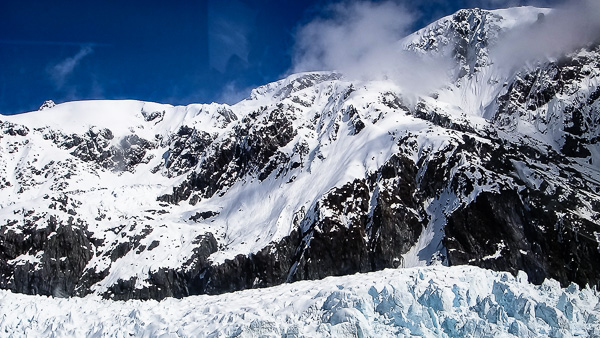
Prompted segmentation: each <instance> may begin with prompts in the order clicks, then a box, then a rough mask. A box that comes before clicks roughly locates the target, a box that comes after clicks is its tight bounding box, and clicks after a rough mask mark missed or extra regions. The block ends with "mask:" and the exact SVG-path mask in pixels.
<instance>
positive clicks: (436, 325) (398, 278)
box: [0, 266, 600, 337]
mask: <svg viewBox="0 0 600 338" xmlns="http://www.w3.org/2000/svg"><path fill="white" fill-rule="evenodd" d="M599 296H600V294H599V293H598V290H596V289H590V288H583V289H580V288H579V287H578V286H577V285H576V284H571V285H570V286H568V287H566V288H561V287H560V285H559V283H558V282H557V281H555V280H546V281H545V282H544V283H542V284H541V285H533V284H530V283H528V282H527V276H526V275H524V273H523V272H521V273H519V274H517V276H513V275H511V274H509V273H504V272H493V271H490V270H485V269H481V268H477V267H471V266H457V267H444V266H430V267H418V268H406V269H386V270H382V271H379V272H372V273H366V274H356V275H350V276H343V277H327V278H325V279H323V280H315V281H300V282H295V283H290V284H285V285H280V286H275V287H270V288H264V289H255V290H245V291H239V292H233V293H228V294H222V295H217V296H207V295H203V296H190V297H186V298H184V299H173V298H167V299H165V300H162V301H160V302H158V301H154V300H149V301H139V300H129V301H126V302H124V301H111V300H105V299H102V298H100V297H98V296H87V297H83V298H53V297H46V296H28V295H22V294H14V293H11V292H10V291H6V290H0V335H10V336H27V337H41V336H46V337H69V336H71V337H73V336H77V337H82V336H87V337H126V336H136V337H313V336H320V337H391V336H396V337H404V336H406V337H409V336H418V337H484V336H487V337H491V336H494V337H514V336H518V337H539V336H547V337H597V336H598V335H600V298H599Z"/></svg>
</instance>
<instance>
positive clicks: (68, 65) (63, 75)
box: [49, 45, 94, 89]
mask: <svg viewBox="0 0 600 338" xmlns="http://www.w3.org/2000/svg"><path fill="white" fill-rule="evenodd" d="M93 51H94V50H93V48H92V47H91V46H89V45H87V46H82V47H81V48H80V49H79V51H78V52H77V54H75V55H73V56H71V57H68V58H66V59H64V60H62V61H61V62H59V63H57V64H56V65H54V66H53V67H51V68H50V69H49V73H50V76H51V77H52V80H53V81H54V84H55V85H56V87H57V88H59V89H60V88H62V87H63V85H64V84H65V81H66V79H67V77H68V76H69V75H70V74H71V73H73V70H74V69H75V67H77V65H78V64H79V63H80V62H81V60H82V59H83V58H85V57H86V56H88V55H90V54H91V53H93Z"/></svg>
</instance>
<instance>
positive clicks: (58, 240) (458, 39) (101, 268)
mask: <svg viewBox="0 0 600 338" xmlns="http://www.w3.org/2000/svg"><path fill="white" fill-rule="evenodd" d="M540 13H541V14H544V13H546V14H547V13H550V11H549V10H547V9H538V8H533V7H522V8H512V9H507V10H496V11H485V10H479V9H475V10H461V11H459V12H457V13H456V14H454V15H452V16H449V17H446V18H443V19H441V20H439V21H438V22H435V23H433V24H431V25H429V26H428V27H426V28H424V29H423V30H420V31H418V32H416V33H414V34H413V35H411V36H409V37H407V38H406V39H404V40H403V41H402V43H401V45H402V46H404V47H405V48H406V49H407V50H409V51H413V52H415V53H417V54H424V55H430V54H438V56H444V55H449V56H450V58H451V60H453V61H452V62H454V68H453V72H454V75H455V76H454V77H453V78H452V79H451V80H450V81H449V82H448V83H447V84H446V85H445V86H444V87H443V88H439V90H438V91H436V92H435V93H432V95H429V96H423V97H418V98H414V97H413V96H412V94H411V96H408V94H406V93H403V92H402V90H401V88H406V87H405V86H398V85H397V84H395V83H393V82H390V81H354V80H352V79H349V78H346V77H344V75H343V74H339V73H335V72H314V73H301V74H294V75H291V76H289V77H288V78H286V79H283V80H280V81H277V82H274V83H271V84H268V85H265V86H262V87H259V88H257V89H255V90H254V91H253V92H252V94H251V96H250V98H249V99H247V100H244V101H241V102H239V103H237V104H235V105H231V106H229V105H221V104H207V105H201V104H194V105H189V106H171V105H165V104H157V103H150V102H139V101H131V100H124V101H81V102H71V103H62V104H58V105H55V106H52V107H50V106H48V107H46V109H44V110H41V111H36V112H31V113H26V114H21V115H17V116H2V117H1V118H0V154H1V156H0V287H1V288H3V289H9V290H13V291H17V292H22V293H28V294H42V295H55V296H72V295H80V296H83V295H88V294H96V295H101V296H103V297H107V298H113V299H131V298H139V299H163V298H165V297H184V296H189V295H196V294H218V293H224V292H229V291H234V290H241V289H249V288H257V287H267V286H272V285H277V284H281V283H285V282H292V281H299V280H306V279H319V278H324V277H327V276H337V275H348V274H353V273H356V272H369V271H375V270H381V269H384V268H402V267H411V266H418V265H435V264H446V265H462V264H471V265H477V266H480V267H485V268H490V269H495V270H502V271H509V272H512V273H515V274H516V273H517V271H525V272H526V273H527V275H528V278H529V279H530V280H531V281H532V282H535V283H542V282H543V281H544V279H546V278H549V277H551V278H554V279H556V280H558V281H559V282H560V283H561V284H563V285H569V283H571V282H575V283H577V284H579V285H581V286H584V285H586V284H590V285H598V282H599V281H600V271H599V270H598V269H595V268H594V267H595V264H594V263H595V262H598V261H600V245H599V244H598V234H600V228H599V226H598V223H599V222H598V219H599V212H600V195H599V194H600V171H599V170H598V167H597V163H599V162H598V161H600V148H598V140H599V138H598V137H599V135H598V130H599V122H600V121H598V111H599V109H600V107H599V106H598V99H599V98H600V94H599V93H600V89H599V87H598V76H597V75H598V74H599V72H600V64H599V62H598V61H599V60H600V49H599V47H598V45H594V44H590V45H589V46H584V47H582V48H580V49H577V50H573V51H571V52H569V53H566V54H565V55H563V56H562V57H561V58H559V59H547V60H537V61H536V63H535V64H534V65H532V64H530V65H528V66H524V67H523V68H521V69H516V70H514V71H513V72H512V73H510V74H508V73H502V72H500V71H499V70H498V69H497V68H495V63H494V61H495V60H494V54H493V52H492V49H490V47H491V46H493V45H494V43H496V41H498V40H499V39H501V38H502V36H503V34H506V33H507V32H509V31H510V30H511V29H513V28H514V27H516V26H517V25H528V24H536V20H538V17H539V14H540ZM430 291H431V292H429V293H427V295H426V296H423V297H422V299H421V298H420V300H419V301H420V302H421V303H423V304H428V305H427V306H432V307H439V306H438V305H435V304H434V303H436V302H437V301H436V299H437V298H439V297H441V296H440V294H438V293H436V292H437V291H435V290H433V289H432V290H430ZM436 297H437V298H436ZM432 302H433V303H432ZM436 304H437V303H436ZM382 306H383V305H382ZM440 306H442V307H444V306H445V305H443V304H442V305H440ZM481 306H482V307H483V308H482V309H484V308H485V306H487V305H485V304H483V303H482V304H481ZM565 306H566V305H565ZM488 310H489V309H488ZM488 310H485V311H484V310H481V311H484V312H485V313H486V316H487V315H488V312H489V311H488ZM537 311H538V309H537V308H536V309H535V311H534V312H537ZM551 312H552V311H551V310H547V309H545V308H543V307H541V306H540V309H539V313H540V316H544V317H548V318H554V317H553V315H552V313H551ZM489 315H490V316H492V315H494V314H493V313H490V314H489ZM498 315H499V316H500V315H501V313H500V314H498ZM529 315H535V314H532V313H529ZM523 316H525V314H523ZM343 318H345V317H344V313H342V312H340V313H339V316H338V315H335V316H333V315H332V319H331V320H332V321H333V322H339V321H341V320H343ZM399 320H400V319H399ZM557 320H558V319H557ZM450 324H451V323H449V324H448V325H450ZM511 327H512V326H511ZM512 329H513V330H514V331H515V332H526V331H523V330H525V328H524V327H523V326H522V325H521V324H519V323H516V324H514V327H512Z"/></svg>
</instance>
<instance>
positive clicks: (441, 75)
mask: <svg viewBox="0 0 600 338" xmlns="http://www.w3.org/2000/svg"><path fill="white" fill-rule="evenodd" d="M325 13H326V14H325V16H324V17H320V18H317V19H315V20H313V21H311V22H309V23H308V24H306V25H304V26H302V27H300V28H299V29H298V31H297V36H296V45H295V48H294V59H293V60H294V66H293V67H292V71H293V72H303V71H316V70H335V71H339V72H341V73H343V74H344V75H345V76H346V77H349V78H352V79H355V80H391V81H393V82H395V83H396V84H397V85H398V86H400V87H401V89H402V90H403V91H404V92H406V93H413V94H428V93H430V92H431V91H433V90H435V89H436V88H438V87H439V86H440V85H442V84H443V83H445V82H447V81H446V80H447V67H446V65H447V63H446V62H440V61H441V60H439V59H436V60H433V59H426V58H424V57H423V56H420V57H419V56H417V55H415V54H413V53H411V52H408V51H405V50H403V49H402V46H401V44H400V40H401V39H402V38H403V37H405V36H406V35H407V33H409V31H408V30H409V28H410V26H411V24H412V23H413V22H414V19H413V18H414V17H415V15H414V13H411V12H410V11H408V10H407V9H406V8H404V7H402V6H400V5H398V4H396V3H393V2H389V1H388V2H380V3H372V2H352V3H350V4H348V3H336V4H333V5H330V6H328V7H327V8H326V10H325Z"/></svg>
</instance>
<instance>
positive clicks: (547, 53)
mask: <svg viewBox="0 0 600 338" xmlns="http://www.w3.org/2000/svg"><path fill="white" fill-rule="evenodd" d="M598 13H600V1H598V0H572V1H569V2H566V3H564V4H563V5H561V6H558V7H557V8H555V9H553V10H552V11H551V12H550V13H548V15H540V16H539V19H538V21H537V22H536V23H535V24H534V25H527V26H526V27H522V28H517V29H515V30H514V31H512V32H510V33H509V34H508V35H506V36H505V37H504V38H503V39H501V40H500V41H499V43H498V44H497V45H496V46H495V47H494V48H493V49H492V53H493V54H492V55H493V57H494V59H495V60H494V61H495V63H496V65H497V66H498V67H500V68H503V69H508V70H510V69H514V68H516V67H521V66H523V65H524V64H526V63H527V62H536V61H540V60H541V61H543V60H547V59H548V58H555V57H560V56H562V55H564V54H566V53H569V52H572V51H574V50H576V49H577V48H581V47H584V46H586V45H588V44H591V43H598V42H600V16H599V15H598Z"/></svg>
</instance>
